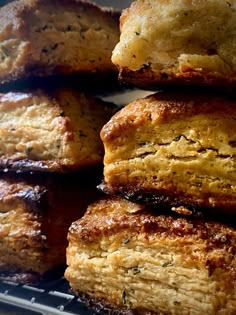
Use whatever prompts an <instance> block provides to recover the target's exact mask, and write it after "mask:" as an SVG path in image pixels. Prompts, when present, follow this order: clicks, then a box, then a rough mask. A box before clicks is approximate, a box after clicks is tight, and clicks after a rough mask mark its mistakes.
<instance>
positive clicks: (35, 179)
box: [0, 173, 98, 283]
mask: <svg viewBox="0 0 236 315" xmlns="http://www.w3.org/2000/svg"><path fill="white" fill-rule="evenodd" d="M90 176H91V177H89V175H88V174H79V173H78V174H76V173H75V174H74V175H61V176H59V175H50V176H45V175H36V174H33V175H32V176H27V177H26V176H24V177H23V176H21V177H19V176H16V175H14V176H13V175H10V174H6V175H3V174H1V179H0V243H1V246H0V279H1V280H11V281H17V282H22V283H36V282H38V281H41V280H43V279H49V278H53V277H56V276H59V275H62V273H63V270H64V269H63V267H64V265H65V254H66V252H65V251H66V246H67V240H66V235H67V232H68V228H69V226H70V225H71V222H73V221H74V220H77V219H78V218H80V217H81V216H82V215H83V214H84V212H85V210H86V208H87V206H88V204H89V203H91V202H92V201H94V200H95V199H96V198H97V197H98V192H97V190H96V189H95V185H96V184H95V183H96V181H98V175H97V178H96V176H95V173H93V175H92V174H90ZM91 178H92V179H93V180H91ZM60 268H61V270H60ZM59 271H60V272H61V273H59Z"/></svg>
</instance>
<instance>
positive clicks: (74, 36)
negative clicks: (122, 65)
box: [0, 0, 120, 83]
mask: <svg viewBox="0 0 236 315" xmlns="http://www.w3.org/2000/svg"><path fill="white" fill-rule="evenodd" d="M119 15H120V13H119V12H117V11H112V10H111V9H108V8H102V7H100V6H97V5H96V4H94V3H92V2H89V1H79V0H69V1H65V0H54V1H46V0H16V1H13V2H11V3H9V4H7V5H5V6H3V7H2V8H1V9H0V83H4V82H9V81H12V80H17V79H22V78H23V79H25V78H27V77H45V76H49V75H52V74H53V75H54V74H81V73H82V74H83V73H84V74H92V75H95V74H98V75H107V74H109V73H114V72H116V67H115V66H114V65H113V64H112V62H111V53H112V50H113V48H114V46H115V44H116V43H117V42H118V40H119Z"/></svg>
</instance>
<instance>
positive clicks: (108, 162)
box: [65, 0, 236, 315]
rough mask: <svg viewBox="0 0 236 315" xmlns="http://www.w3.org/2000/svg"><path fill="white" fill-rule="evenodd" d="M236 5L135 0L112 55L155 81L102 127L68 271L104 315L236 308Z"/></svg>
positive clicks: (211, 0)
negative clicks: (95, 173) (96, 181)
mask: <svg viewBox="0 0 236 315" xmlns="http://www.w3.org/2000/svg"><path fill="white" fill-rule="evenodd" d="M235 8H236V1H235V0H229V1H228V0H227V1H225V0H217V1H216V0H207V1H203V0H198V1H185V0H177V1H174V0H166V1H163V0H160V1H155V0H137V1H134V2H133V3H132V4H131V6H130V7H129V8H127V9H125V10H124V11H123V12H122V15H121V18H120V30H121V35H120V39H119V42H118V43H117V45H116V47H115V49H114V50H113V53H112V62H113V63H114V65H116V67H117V69H118V71H119V75H118V76H119V80H120V82H124V83H129V84H132V85H134V86H136V87H142V88H145V89H152V90H153V93H150V95H149V96H147V97H145V98H142V99H141V98H140V99H136V100H134V101H132V102H131V103H130V104H127V105H126V106H125V107H124V108H122V109H120V110H119V111H118V112H117V113H115V114H114V115H113V116H112V118H111V119H110V120H109V121H108V122H107V123H106V124H105V125H104V126H103V128H102V130H101V134H100V135H101V139H102V142H103V145H104V149H105V155H104V174H103V175H104V176H103V181H102V183H101V184H100V185H99V189H100V190H101V191H103V192H104V197H102V198H100V199H99V200H96V201H95V202H93V203H91V204H90V205H89V206H88V209H87V211H86V213H85V215H84V216H83V217H82V218H80V219H79V220H76V221H75V222H73V223H72V225H71V226H70V228H69V233H68V241H69V245H68V248H67V254H66V255H67V264H68V267H67V269H66V271H65V277H66V279H67V280H68V281H69V283H70V286H71V288H72V289H73V291H74V292H75V293H76V294H78V295H79V296H80V298H81V299H82V300H83V301H84V302H85V303H86V304H87V305H88V306H89V307H91V308H93V309H94V310H96V311H97V312H99V313H101V314H165V315H200V314H204V315H223V314H224V315H234V314H236V226H235V219H236V211H235V206H236V123H235V121H236V120H235V119H236V98H235V86H236V84H235V83H236V82H235V73H236V59H235V53H236V35H235V34H236V33H235V30H236V28H235V21H236V11H235Z"/></svg>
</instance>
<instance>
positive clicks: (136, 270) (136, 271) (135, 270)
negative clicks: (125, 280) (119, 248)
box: [133, 267, 141, 275]
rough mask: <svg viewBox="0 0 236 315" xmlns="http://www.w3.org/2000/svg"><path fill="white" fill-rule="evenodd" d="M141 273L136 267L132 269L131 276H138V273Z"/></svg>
mask: <svg viewBox="0 0 236 315" xmlns="http://www.w3.org/2000/svg"><path fill="white" fill-rule="evenodd" d="M140 272H141V271H140V269H139V268H138V267H134V268H133V275H136V274H138V273H140Z"/></svg>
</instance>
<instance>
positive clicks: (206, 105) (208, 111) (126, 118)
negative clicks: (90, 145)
mask: <svg viewBox="0 0 236 315" xmlns="http://www.w3.org/2000/svg"><path fill="white" fill-rule="evenodd" d="M197 115H198V116H199V117H201V115H204V116H206V117H207V116H208V115H210V116H209V117H213V116H212V115H215V116H217V117H220V116H221V115H223V116H224V117H229V118H231V119H233V117H235V118H236V100H234V99H230V98H227V97H225V96H224V97H223V96H220V95H219V96H215V95H211V94H200V95H198V94H187V93H185V94H183V93H161V92H160V93H155V94H153V95H150V96H147V97H145V98H141V99H136V100H134V101H133V102H131V103H130V104H128V105H127V106H125V107H124V108H123V109H121V110H120V111H119V112H117V113H116V114H115V115H114V116H113V117H112V118H111V119H110V120H109V121H108V123H107V124H106V125H104V127H103V129H102V130H101V138H102V140H103V141H104V142H107V141H111V140H112V139H114V138H117V137H119V136H120V134H121V132H125V133H126V132H128V130H129V129H130V128H134V127H135V128H138V127H142V126H144V125H145V124H146V123H150V124H153V125H157V124H166V123H167V124H168V123H172V122H178V121H179V122H180V123H181V121H182V120H183V121H184V119H186V118H188V117H193V116H197ZM121 141H122V140H121Z"/></svg>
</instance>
